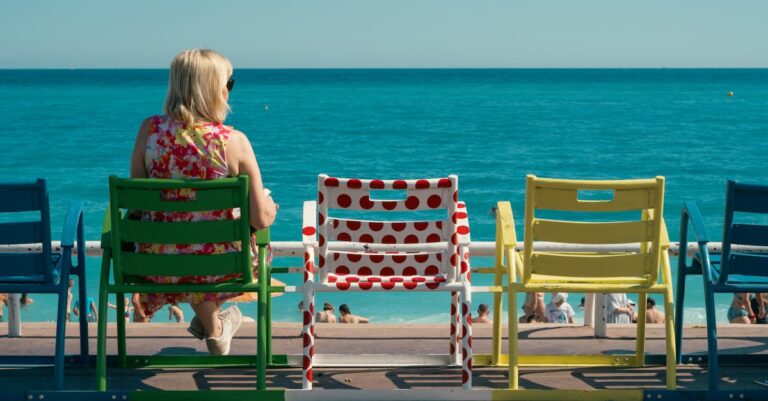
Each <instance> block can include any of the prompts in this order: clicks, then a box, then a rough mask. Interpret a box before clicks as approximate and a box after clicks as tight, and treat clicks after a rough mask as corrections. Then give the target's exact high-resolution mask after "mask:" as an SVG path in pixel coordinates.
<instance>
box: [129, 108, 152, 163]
mask: <svg viewBox="0 0 768 401" xmlns="http://www.w3.org/2000/svg"><path fill="white" fill-rule="evenodd" d="M150 124H151V120H150V119H149V118H148V119H146V120H144V122H142V123H141V127H140V128H139V133H138V134H136V141H135V143H134V144H133V154H132V155H131V178H147V168H146V167H145V166H144V154H145V153H146V149H147V133H149V125H150Z"/></svg>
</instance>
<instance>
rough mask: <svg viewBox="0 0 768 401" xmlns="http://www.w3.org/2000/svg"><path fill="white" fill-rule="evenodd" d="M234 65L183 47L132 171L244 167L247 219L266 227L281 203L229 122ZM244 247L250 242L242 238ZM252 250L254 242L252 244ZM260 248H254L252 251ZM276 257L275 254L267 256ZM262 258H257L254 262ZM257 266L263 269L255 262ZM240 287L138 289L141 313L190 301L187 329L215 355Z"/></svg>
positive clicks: (151, 215)
mask: <svg viewBox="0 0 768 401" xmlns="http://www.w3.org/2000/svg"><path fill="white" fill-rule="evenodd" d="M232 71H233V70H232V64H231V63H230V62H229V60H227V58H225V57H224V56H222V55H221V54H219V53H217V52H215V51H213V50H206V49H193V50H185V51H183V52H181V53H179V54H177V55H176V57H174V59H173V61H172V62H171V67H170V74H169V82H168V93H167V96H166V99H165V104H164V106H163V111H164V114H163V115H156V116H153V117H149V118H147V119H145V120H144V122H143V123H142V124H141V127H140V128H139V132H138V134H137V135H136V141H135V145H134V149H133V154H132V156H131V177H132V178H160V179H189V180H216V179H222V178H227V177H236V176H238V175H240V174H246V175H248V177H249V185H250V190H249V203H250V212H251V213H250V222H249V223H250V225H251V226H252V227H254V228H256V229H263V228H266V227H268V226H269V225H271V224H272V223H273V222H274V221H275V217H276V215H277V209H278V206H277V205H276V204H275V202H274V201H273V200H272V198H271V197H269V196H268V195H267V194H266V193H265V190H264V185H263V184H262V180H261V173H260V171H259V166H258V163H257V161H256V156H255V154H254V151H253V147H252V146H251V143H250V141H249V140H248V137H246V136H245V134H243V133H242V132H240V131H238V130H235V129H234V128H233V127H231V126H227V125H224V120H225V119H226V117H227V113H228V112H229V110H230V109H229V105H228V104H227V102H228V100H229V93H230V91H231V90H232V89H233V87H234V83H235V80H234V78H233V76H232ZM193 196H195V194H193V193H187V192H174V193H168V194H167V195H166V199H169V200H175V201H183V200H187V199H191V198H192V197H193ZM132 217H133V218H140V219H142V220H147V221H165V222H174V221H214V220H234V219H237V218H238V217H239V211H237V210H236V209H228V210H215V211H206V212H143V213H141V214H140V215H139V214H138V213H135V214H133V216H132ZM243 246H249V244H244V245H243ZM250 246H251V249H252V252H254V250H255V243H254V242H253V241H252V242H251V244H250ZM240 249H241V244H240V243H239V242H236V243H216V244H191V245H187V244H181V245H176V244H137V252H139V253H150V254H196V255H200V254H221V253H231V252H240ZM254 253H255V252H254ZM268 260H271V255H270V257H269V258H268ZM257 263H258V258H254V265H255V264H257ZM254 271H258V270H257V268H256V266H254ZM236 277H239V274H226V275H225V274H222V275H216V276H193V277H177V276H172V277H163V276H147V277H146V279H147V280H148V281H150V282H155V283H164V284H172V283H185V282H196V283H219V282H224V281H228V280H231V279H233V278H236ZM239 295H240V294H238V293H169V294H141V295H140V296H139V306H140V309H141V313H142V315H143V316H144V319H150V318H151V317H152V315H153V314H154V313H155V312H156V311H158V310H159V309H160V308H162V307H163V306H164V305H165V304H167V303H170V304H172V303H174V302H177V303H181V302H189V303H190V304H191V306H192V309H193V310H194V312H195V316H194V317H193V318H192V321H191V322H190V326H189V328H188V331H189V332H190V333H191V334H192V335H194V336H195V337H197V338H199V339H201V340H202V339H205V344H206V347H207V348H208V352H209V353H211V354H212V355H227V354H229V350H230V344H231V341H232V338H233V336H234V335H235V332H236V331H237V330H238V328H239V327H240V323H241V321H242V314H241V313H240V310H239V309H238V308H237V306H236V305H233V306H231V307H229V308H227V309H226V310H224V311H222V310H221V305H222V304H223V303H224V302H225V301H226V300H228V299H230V298H233V297H236V296H239Z"/></svg>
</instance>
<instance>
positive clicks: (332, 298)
mask: <svg viewBox="0 0 768 401" xmlns="http://www.w3.org/2000/svg"><path fill="white" fill-rule="evenodd" d="M234 79H235V86H234V89H233V91H232V92H231V96H230V105H231V109H232V111H231V114H230V115H229V117H228V118H227V121H226V123H227V124H229V125H233V126H234V127H235V128H237V129H239V130H240V131H242V132H244V133H245V134H246V135H247V136H248V138H249V139H250V141H251V143H252V145H253V148H254V150H255V152H256V155H257V158H258V162H259V166H260V168H261V172H262V176H263V179H264V183H265V185H266V186H267V187H269V188H270V189H271V190H272V194H273V197H274V198H275V200H276V201H277V202H278V203H279V204H280V211H279V216H278V218H277V221H276V222H275V224H274V225H273V226H272V238H273V240H275V241H299V240H300V239H301V237H300V232H301V216H302V202H303V201H305V200H311V199H314V198H315V197H316V193H317V175H318V174H320V173H327V174H330V175H335V176H340V177H362V178H422V177H443V176H446V175H448V174H456V175H458V176H459V188H460V189H459V194H460V195H459V196H460V198H461V199H462V200H464V201H465V202H466V203H467V205H468V210H469V220H470V226H471V235H472V240H473V241H493V240H494V233H495V218H494V215H493V210H492V208H493V207H494V206H495V204H496V202H498V201H510V202H511V203H512V207H513V211H514V214H515V217H516V221H515V223H516V225H517V229H518V233H522V218H523V210H524V209H523V207H524V193H525V177H526V174H536V175H538V176H543V177H562V178H580V179H623V178H642V177H655V176H658V175H662V176H665V177H666V204H665V207H666V209H665V213H664V218H665V219H666V222H667V226H668V227H669V232H670V236H671V239H672V240H673V241H676V240H677V239H678V236H679V227H680V212H681V206H682V204H683V202H684V201H687V200H692V201H696V202H697V203H698V205H699V207H700V209H701V211H702V213H703V214H704V219H705V224H706V226H707V229H708V230H709V235H710V236H711V237H712V239H713V240H715V241H717V240H719V239H720V238H722V218H723V206H724V199H725V184H726V180H728V179H732V180H739V181H744V182H752V183H762V184H768V69H235V71H234ZM167 80H168V71H167V70H163V69H155V70H153V69H131V70H120V69H109V70H88V69H84V70H81V69H70V70H0V121H2V122H3V123H2V125H3V127H2V128H0V182H20V181H30V180H34V179H36V178H38V177H42V178H46V179H47V180H48V188H49V191H50V199H51V218H52V230H53V233H54V234H53V236H54V238H55V239H57V238H58V237H59V235H60V234H59V233H60V231H61V226H62V224H63V219H64V215H65V212H66V208H67V205H68V204H69V202H72V201H79V202H82V204H83V205H84V207H85V233H86V238H87V239H89V240H97V239H99V234H100V229H101V225H102V221H103V218H104V212H105V209H106V206H107V177H109V176H110V175H118V176H127V175H128V167H129V159H130V155H131V150H132V148H133V144H134V138H135V136H136V132H137V130H138V128H139V125H140V124H141V122H142V120H143V119H144V118H146V117H148V116H152V115H155V114H160V113H162V105H163V101H164V99H165V93H166V88H167ZM2 218H7V216H5V217H2ZM471 262H472V265H473V267H480V266H491V265H492V263H493V260H492V259H490V258H482V257H473V258H472V261H471ZM676 263H677V262H676V260H675V259H673V267H672V270H673V276H676V270H677V265H676ZM300 264H301V261H300V260H299V259H296V258H276V259H275V263H274V265H275V266H300ZM99 269H100V258H98V257H89V258H88V259H87V288H88V295H89V296H92V297H94V298H95V299H96V298H97V291H98V277H99ZM277 278H279V279H280V280H282V281H284V282H286V283H288V284H290V285H300V284H301V280H302V277H301V275H300V274H283V275H279V276H277ZM472 279H473V283H474V284H478V285H487V284H490V283H491V280H492V278H491V276H489V275H480V274H475V275H473V277H472ZM581 296H582V295H581V294H571V295H570V298H569V300H568V301H569V303H570V304H571V305H572V306H573V308H574V309H575V310H576V312H577V318H576V320H577V321H581V319H583V312H582V311H581V310H580V309H579V308H578V307H577V305H578V304H579V300H580V298H581ZM547 297H548V296H547ZM32 298H33V300H34V303H33V304H31V305H29V306H27V307H24V309H23V310H22V319H23V320H24V321H52V320H53V319H55V297H53V296H46V295H32ZM686 298H687V299H686V302H685V315H684V319H685V321H686V322H687V323H701V322H703V321H704V304H703V302H704V301H703V286H702V284H701V278H700V277H694V278H690V279H689V281H688V289H687V297H686ZM300 299H301V295H300V294H285V295H283V296H281V297H277V298H275V299H274V312H273V316H274V320H276V321H284V322H298V321H299V318H300V314H299V311H298V307H297V305H298V303H299V301H300ZM491 299H492V296H491V295H490V294H483V293H476V294H474V295H473V302H474V304H475V305H477V304H479V303H489V304H490V301H491ZM111 302H114V300H111ZM317 302H318V303H320V304H322V303H323V302H331V303H333V304H334V305H336V309H337V310H338V305H339V304H342V303H346V304H348V305H349V306H350V308H351V310H352V312H353V313H355V314H359V315H363V316H367V317H369V318H370V319H371V322H373V323H440V322H446V323H447V322H448V321H449V310H450V306H449V296H448V295H447V294H434V293H411V292H397V293H392V292H387V293H375V292H374V293H370V292H365V293H354V292H353V293H349V292H346V293H322V294H318V298H317ZM657 302H658V304H659V305H661V304H662V303H661V299H660V298H657ZM716 304H717V311H718V314H717V319H718V321H719V322H725V321H726V310H727V308H728V306H729V304H730V297H729V296H727V295H724V296H719V297H717V298H716ZM240 306H241V309H242V310H243V312H244V313H245V314H246V315H247V316H250V317H255V316H256V305H255V304H241V305H240ZM183 308H184V311H185V312H186V313H187V319H189V317H190V316H191V315H190V314H191V310H190V309H189V307H188V305H183ZM110 315H111V316H110V320H114V319H115V316H114V311H111V312H110ZM504 315H505V316H506V313H504ZM153 321H155V322H168V321H169V317H168V313H167V311H166V310H163V311H161V312H159V313H158V315H157V316H156V317H155V318H154V320H153Z"/></svg>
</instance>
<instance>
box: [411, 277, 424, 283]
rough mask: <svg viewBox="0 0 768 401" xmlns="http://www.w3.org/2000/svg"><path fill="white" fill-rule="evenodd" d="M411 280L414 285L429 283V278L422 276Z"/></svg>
mask: <svg viewBox="0 0 768 401" xmlns="http://www.w3.org/2000/svg"><path fill="white" fill-rule="evenodd" d="M411 280H413V282H414V283H423V282H425V281H427V278H426V277H422V276H415V277H413V278H411Z"/></svg>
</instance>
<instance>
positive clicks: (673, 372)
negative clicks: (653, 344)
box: [664, 286, 677, 390]
mask: <svg viewBox="0 0 768 401" xmlns="http://www.w3.org/2000/svg"><path fill="white" fill-rule="evenodd" d="M672 298H673V295H672V287H671V286H668V287H667V289H666V291H665V292H664V313H665V317H664V329H665V330H666V334H667V338H666V343H667V390H674V389H675V387H677V352H676V350H677V348H676V347H675V345H676V344H677V341H676V339H675V329H674V323H675V307H674V305H673V304H672Z"/></svg>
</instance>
